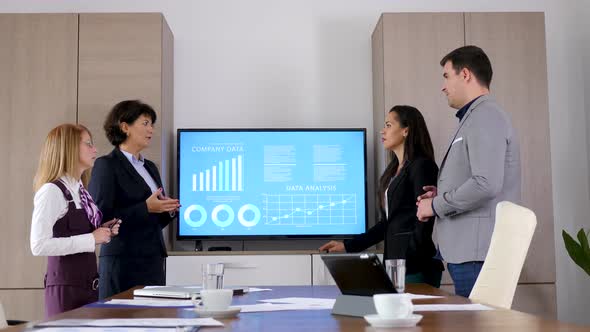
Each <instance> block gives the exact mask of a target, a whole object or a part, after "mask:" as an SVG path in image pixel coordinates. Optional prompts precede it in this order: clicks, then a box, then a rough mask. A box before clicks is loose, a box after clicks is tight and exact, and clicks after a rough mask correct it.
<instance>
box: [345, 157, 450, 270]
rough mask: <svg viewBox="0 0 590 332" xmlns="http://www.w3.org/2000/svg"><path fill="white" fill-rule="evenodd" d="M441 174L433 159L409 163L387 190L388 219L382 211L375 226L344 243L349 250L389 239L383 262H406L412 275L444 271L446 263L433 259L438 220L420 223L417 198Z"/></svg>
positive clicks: (386, 242) (434, 182) (366, 246)
mask: <svg viewBox="0 0 590 332" xmlns="http://www.w3.org/2000/svg"><path fill="white" fill-rule="evenodd" d="M437 175H438V167H437V166H436V163H435V162H434V161H432V160H428V159H425V158H417V159H415V160H413V161H408V162H407V163H406V164H405V165H404V166H403V168H402V169H401V170H400V173H399V174H398V175H397V176H396V177H395V178H394V179H393V181H392V182H391V184H390V185H389V189H388V190H387V206H388V207H389V217H388V218H387V220H386V219H385V211H380V218H379V221H378V222H377V223H376V224H375V226H373V227H372V228H370V229H369V230H368V231H367V232H366V233H364V234H360V235H357V236H355V237H353V238H352V239H350V240H345V241H344V246H345V248H346V251H347V252H359V251H363V250H365V249H367V248H368V247H370V246H373V245H375V244H377V243H379V242H381V241H383V240H385V248H384V252H383V259H384V260H385V259H390V258H404V259H406V271H407V273H408V274H413V273H418V272H423V273H429V272H432V271H442V269H443V265H442V263H441V262H440V261H438V260H435V259H433V257H434V255H435V254H436V249H435V247H434V244H433V242H432V228H433V224H434V218H431V220H429V221H428V222H420V221H419V220H418V218H417V217H416V212H417V207H416V198H417V197H418V196H420V195H422V194H423V193H424V190H423V189H422V187H424V186H427V185H436V177H437Z"/></svg>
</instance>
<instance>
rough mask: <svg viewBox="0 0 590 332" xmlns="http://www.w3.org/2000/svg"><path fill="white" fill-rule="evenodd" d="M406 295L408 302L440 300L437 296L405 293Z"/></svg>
mask: <svg viewBox="0 0 590 332" xmlns="http://www.w3.org/2000/svg"><path fill="white" fill-rule="evenodd" d="M406 294H407V295H408V296H409V297H410V300H425V299H438V298H442V296H437V295H424V294H412V293H406Z"/></svg>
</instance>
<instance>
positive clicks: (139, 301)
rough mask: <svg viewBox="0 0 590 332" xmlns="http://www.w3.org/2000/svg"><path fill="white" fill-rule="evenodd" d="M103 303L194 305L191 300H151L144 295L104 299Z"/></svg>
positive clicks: (148, 305)
mask: <svg viewBox="0 0 590 332" xmlns="http://www.w3.org/2000/svg"><path fill="white" fill-rule="evenodd" d="M104 304H112V305H128V306H142V307H192V306H194V304H193V301H191V300H157V299H156V300H153V299H146V298H145V297H140V298H135V299H132V300H128V299H112V300H110V301H106V302H105V303H104Z"/></svg>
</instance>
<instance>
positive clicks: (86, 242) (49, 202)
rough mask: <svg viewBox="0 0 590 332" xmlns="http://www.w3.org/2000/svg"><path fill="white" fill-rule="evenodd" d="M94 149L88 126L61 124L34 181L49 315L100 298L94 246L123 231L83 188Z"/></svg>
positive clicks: (35, 243)
mask: <svg viewBox="0 0 590 332" xmlns="http://www.w3.org/2000/svg"><path fill="white" fill-rule="evenodd" d="M95 159H96V148H95V147H94V144H93V143H92V136H91V135H90V132H89V131H88V129H87V128H86V127H84V126H81V125H74V124H63V125H60V126H58V127H56V128H54V129H52V130H51V131H50V132H49V134H48V135H47V138H46V140H45V144H44V145H43V148H42V150H41V156H40V158H39V168H38V169H37V174H36V175H35V179H34V191H35V198H34V207H33V217H32V226H31V251H32V252H33V255H35V256H48V264H47V274H46V275H45V314H46V317H50V316H53V315H56V314H59V313H62V312H64V311H68V310H72V309H75V308H78V307H81V306H83V305H85V304H88V303H91V302H94V301H96V300H97V299H98V290H97V288H98V273H97V268H96V256H95V254H94V250H95V246H96V245H98V244H102V243H108V242H110V240H111V236H114V235H117V234H118V232H119V224H120V221H119V220H111V221H109V222H107V223H104V224H103V225H102V226H106V227H100V226H101V223H102V213H101V212H100V211H99V210H98V208H97V207H96V205H95V204H94V201H93V200H92V197H91V196H90V195H89V194H88V192H87V191H86V189H85V185H86V184H87V183H88V179H89V174H88V172H87V170H88V169H90V168H91V167H92V165H93V164H94V160H95Z"/></svg>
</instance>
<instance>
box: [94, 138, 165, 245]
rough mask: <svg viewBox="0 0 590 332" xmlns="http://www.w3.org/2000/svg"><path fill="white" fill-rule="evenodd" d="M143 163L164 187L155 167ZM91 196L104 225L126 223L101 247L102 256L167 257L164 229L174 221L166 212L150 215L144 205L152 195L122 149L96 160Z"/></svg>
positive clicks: (149, 163) (149, 162)
mask: <svg viewBox="0 0 590 332" xmlns="http://www.w3.org/2000/svg"><path fill="white" fill-rule="evenodd" d="M144 161H145V162H144V166H145V168H146V169H147V171H148V173H150V175H151V176H152V178H153V179H154V181H156V184H157V185H158V187H162V179H161V178H160V173H159V172H158V168H157V167H156V165H155V164H154V163H153V162H151V161H149V160H147V159H145V160H144ZM89 192H90V194H91V195H92V198H93V199H94V201H95V202H96V205H97V206H98V208H99V209H100V210H101V211H102V213H103V219H102V221H103V222H106V221H109V220H111V219H113V218H120V219H121V220H123V222H122V223H121V228H120V229H119V235H118V236H115V237H113V238H112V240H111V242H109V243H105V244H103V245H102V247H101V249H100V256H113V255H121V256H161V257H166V256H167V254H166V247H165V246H164V239H163V237H162V229H163V228H164V227H166V226H167V225H168V224H169V223H170V220H172V217H171V216H170V214H169V213H167V212H165V213H148V210H147V204H146V202H145V201H146V199H147V198H148V197H149V196H150V195H151V194H152V191H151V189H150V187H149V186H148V185H147V183H145V181H144V179H143V178H142V177H141V175H139V173H137V171H136V170H135V168H133V165H131V163H130V162H129V160H128V159H127V157H125V155H124V154H123V153H122V152H121V150H119V148H115V149H114V150H113V151H112V152H111V153H109V154H108V155H106V156H102V157H100V158H98V159H96V161H95V163H94V167H93V169H92V176H91V178H90V185H89Z"/></svg>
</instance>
